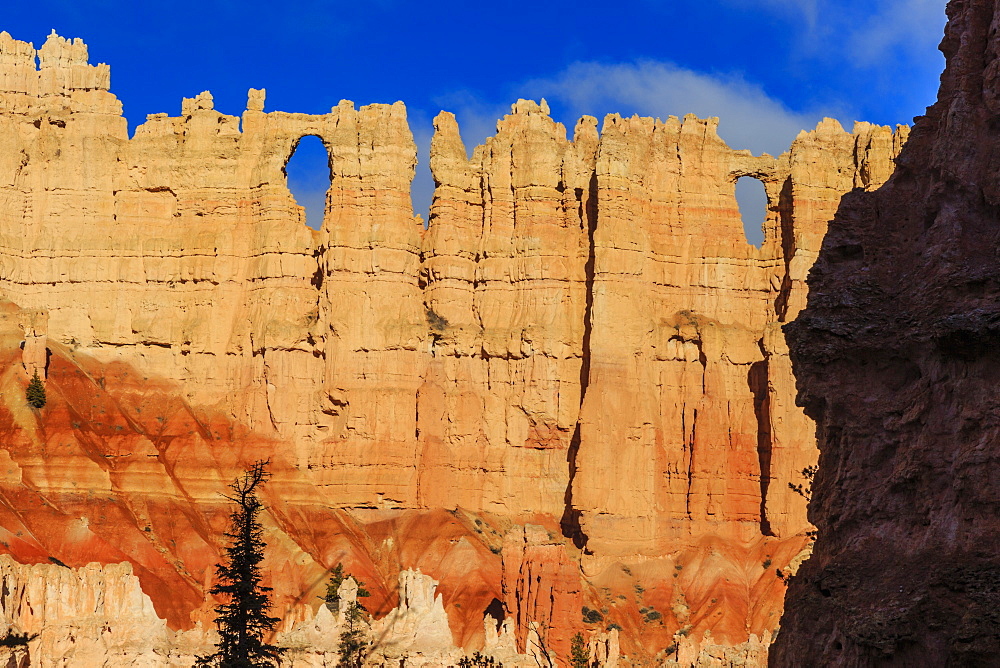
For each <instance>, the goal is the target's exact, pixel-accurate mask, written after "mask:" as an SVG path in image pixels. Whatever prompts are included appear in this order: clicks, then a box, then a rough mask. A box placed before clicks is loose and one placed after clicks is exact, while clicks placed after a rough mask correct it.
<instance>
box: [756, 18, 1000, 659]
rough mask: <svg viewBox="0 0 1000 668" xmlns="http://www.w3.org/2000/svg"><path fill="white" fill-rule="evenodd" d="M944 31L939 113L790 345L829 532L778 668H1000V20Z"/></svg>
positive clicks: (783, 636)
mask: <svg viewBox="0 0 1000 668" xmlns="http://www.w3.org/2000/svg"><path fill="white" fill-rule="evenodd" d="M948 17H949V24H948V28H947V31H946V34H945V38H944V41H943V42H942V45H941V49H942V51H943V52H944V53H945V55H946V57H947V61H948V65H947V69H946V70H945V73H944V75H943V77H942V80H941V89H940V94H939V99H938V102H937V103H936V104H935V105H934V106H932V107H931V108H930V109H929V110H928V111H927V115H926V116H925V117H922V118H919V119H917V123H916V126H915V127H914V129H913V131H912V133H911V135H910V139H909V141H908V143H907V145H906V147H905V148H904V150H903V152H902V154H901V155H900V156H899V158H898V161H897V163H898V166H897V170H896V173H895V175H894V176H893V177H892V178H891V179H890V180H889V181H888V182H887V183H886V184H885V185H884V186H883V187H882V188H880V189H878V190H876V191H872V192H857V191H856V192H855V193H853V194H849V195H848V196H846V197H845V198H844V199H843V201H842V203H841V207H840V210H839V212H838V213H837V215H836V217H835V219H834V220H833V222H831V224H830V227H829V232H828V234H827V236H826V239H825V240H824V243H823V247H822V251H821V253H820V256H819V259H818V261H817V263H816V264H815V265H814V266H813V269H812V272H811V274H810V276H809V287H810V294H809V301H808V307H807V309H806V310H805V311H803V312H802V314H800V315H799V317H798V319H797V320H796V321H795V322H794V323H792V324H790V325H788V326H787V327H786V332H787V334H788V337H789V341H790V344H791V354H792V359H793V363H794V369H795V374H796V378H797V382H798V390H799V395H798V401H799V403H800V404H801V405H802V406H804V407H805V409H806V413H807V414H808V415H810V416H811V417H812V418H814V419H815V420H816V422H817V434H818V440H819V446H820V450H821V455H820V460H819V472H818V473H817V474H816V476H815V480H814V481H813V487H812V501H811V504H810V507H809V518H810V520H811V521H812V522H813V523H814V524H815V525H816V526H817V527H818V530H819V532H818V539H817V541H816V544H815V547H814V552H813V556H812V558H811V559H810V560H809V561H808V562H806V563H805V564H804V566H803V567H802V568H801V569H800V571H799V572H798V574H797V575H796V576H795V577H793V578H792V581H791V585H790V588H789V591H788V598H787V600H786V608H785V613H784V616H783V618H782V621H781V633H780V635H779V638H778V640H777V642H776V644H775V645H774V647H773V649H772V653H771V657H770V662H771V665H773V666H874V665H879V666H883V665H886V666H888V665H891V666H963V667H964V666H996V665H1000V449H998V448H997V443H998V441H1000V390H998V382H997V381H998V379H1000V299H998V297H1000V134H998V130H1000V57H998V55H1000V54H998V49H1000V36H998V35H997V28H998V25H1000V2H996V1H994V0H953V1H952V2H951V3H949V6H948Z"/></svg>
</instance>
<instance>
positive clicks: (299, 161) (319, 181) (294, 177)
mask: <svg viewBox="0 0 1000 668" xmlns="http://www.w3.org/2000/svg"><path fill="white" fill-rule="evenodd" d="M283 171H284V172H285V181H286V183H287V184H288V190H289V191H290V192H291V193H292V197H294V198H295V203H296V204H298V205H299V206H301V207H303V208H304V209H305V210H306V225H308V226H309V227H311V228H312V229H314V230H318V229H319V228H321V227H322V226H323V216H324V214H325V212H326V192H327V191H328V190H329V189H330V183H331V182H332V181H333V174H332V172H331V170H330V154H329V152H328V151H327V150H326V146H325V145H324V144H323V140H322V139H320V138H319V137H317V136H316V135H306V136H304V137H301V138H300V139H299V140H298V141H297V142H295V145H294V146H292V153H291V155H289V156H288V161H287V162H285V167H284V170H283Z"/></svg>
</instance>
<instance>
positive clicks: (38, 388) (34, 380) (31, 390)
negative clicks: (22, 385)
mask: <svg viewBox="0 0 1000 668" xmlns="http://www.w3.org/2000/svg"><path fill="white" fill-rule="evenodd" d="M24 398H25V399H26V400H27V401H28V403H29V404H30V405H31V406H33V407H35V408H41V407H42V406H44V405H45V386H44V385H42V379H41V378H39V377H38V371H37V370H36V371H35V375H34V376H32V377H31V380H30V381H29V382H28V389H27V390H25V392H24Z"/></svg>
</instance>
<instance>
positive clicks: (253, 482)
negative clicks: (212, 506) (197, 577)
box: [195, 460, 284, 668]
mask: <svg viewBox="0 0 1000 668" xmlns="http://www.w3.org/2000/svg"><path fill="white" fill-rule="evenodd" d="M268 464H269V462H268V461H267V460H263V461H258V462H255V463H254V464H253V465H252V466H251V467H250V468H249V469H248V470H247V472H246V473H245V474H244V475H243V476H242V477H240V478H237V479H236V480H235V481H233V484H232V485H230V489H232V490H233V494H232V496H227V497H226V498H227V499H229V500H230V501H232V502H234V503H235V504H236V509H235V510H233V512H232V514H231V515H230V522H231V526H230V529H229V531H227V532H226V534H225V535H226V537H227V538H228V539H229V540H230V544H229V545H228V546H227V547H225V548H224V549H223V552H224V553H225V555H226V562H225V563H222V564H218V565H217V566H216V567H215V577H216V580H217V583H216V584H215V585H214V586H213V587H212V588H211V589H210V590H209V591H210V592H211V593H212V594H213V595H215V596H223V597H225V598H226V599H227V602H226V603H222V604H220V605H218V606H216V608H215V612H216V618H215V624H216V626H217V627H218V629H219V641H218V643H216V645H215V648H216V649H215V652H214V653H213V654H211V655H209V656H200V657H198V659H197V662H196V664H195V665H197V666H218V667H219V668H230V667H236V666H240V667H245V668H269V667H271V666H275V665H277V663H278V661H279V660H280V657H281V654H282V653H283V652H284V649H282V648H279V647H276V646H274V645H271V644H269V643H267V642H266V641H265V640H264V638H265V636H266V635H267V634H270V633H272V632H273V631H274V628H275V626H277V624H278V622H279V621H280V620H279V619H278V618H277V617H271V616H270V615H268V614H267V613H268V611H269V610H270V608H271V598H270V592H271V588H270V587H265V586H264V585H262V584H261V580H262V576H261V572H260V562H261V561H263V560H264V548H265V547H266V546H267V545H266V543H265V542H264V528H263V526H261V523H260V519H259V518H260V513H261V511H262V510H263V509H264V505H263V504H262V503H261V502H260V500H259V499H258V498H257V491H258V489H259V488H260V486H261V485H263V484H264V483H265V482H267V479H268V478H269V477H270V476H269V474H268V472H267V466H268Z"/></svg>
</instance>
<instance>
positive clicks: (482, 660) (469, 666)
mask: <svg viewBox="0 0 1000 668" xmlns="http://www.w3.org/2000/svg"><path fill="white" fill-rule="evenodd" d="M458 665H459V666H460V667H461V668H503V664H502V663H500V662H499V661H497V660H496V659H494V658H493V657H492V656H488V655H486V654H483V653H481V652H476V653H475V654H473V655H472V656H463V657H462V658H461V659H459V660H458Z"/></svg>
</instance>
